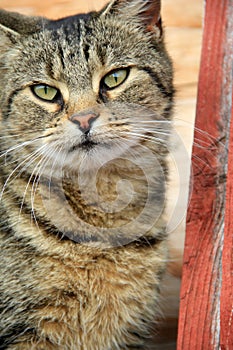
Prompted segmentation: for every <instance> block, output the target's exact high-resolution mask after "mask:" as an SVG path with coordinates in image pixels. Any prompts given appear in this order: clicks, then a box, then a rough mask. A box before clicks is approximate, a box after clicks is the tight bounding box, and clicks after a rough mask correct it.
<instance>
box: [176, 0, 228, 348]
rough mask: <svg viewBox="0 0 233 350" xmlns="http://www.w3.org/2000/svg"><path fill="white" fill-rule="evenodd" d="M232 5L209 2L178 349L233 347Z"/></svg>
mask: <svg viewBox="0 0 233 350" xmlns="http://www.w3.org/2000/svg"><path fill="white" fill-rule="evenodd" d="M232 9H233V1H232V0H222V1H218V0H206V9H205V24H204V36H203V46H202V59H201V68H200V76H199V91H198V103H197V117H196V124H195V127H196V129H195V134H194V145H193V156H192V171H193V175H192V180H193V181H192V182H191V202H190V206H189V210H188V216H187V231H186V242H185V253H184V265H183V279H182V289H181V307H180V321H179V335H178V346H177V349H180V350H181V349H182V350H187V349H190V350H199V349H200V350H201V349H205V350H207V349H219V347H220V337H221V346H222V347H221V348H222V349H229V350H230V349H232V348H230V347H229V341H231V340H229V337H232V335H231V334H230V333H232V331H231V332H230V331H229V328H230V327H231V324H230V322H231V321H229V320H230V314H231V312H232V311H231V310H230V309H231V303H230V302H229V300H231V298H230V299H229V297H230V295H232V294H231V293H232V291H231V285H230V284H229V280H226V278H227V276H228V277H229V275H230V274H231V272H230V268H229V263H230V261H232V260H231V258H230V256H231V253H230V252H232V241H231V239H232V231H231V234H230V233H229V231H230V227H229V226H228V227H227V228H226V230H225V237H224V210H225V199H226V181H225V178H226V173H227V166H226V164H227V159H228V152H227V147H228V143H229V137H230V136H229V124H230V120H231V113H232V112H231V94H232V80H231V77H232V60H233V58H232V57H233V56H232V54H231V52H232V48H231V47H230V48H229V39H228V35H229V32H230V33H231V35H232V33H233V31H232V28H230V23H231V19H232V15H233V13H232ZM229 97H230V98H229ZM231 137H232V135H231ZM230 147H233V146H230ZM231 166H232V163H231V165H230V167H231ZM231 181H232V178H231V180H230V183H229V182H228V193H229V192H230V191H231V186H232V182H231ZM228 198H230V195H228ZM229 200H232V199H231V198H230V199H228V202H229ZM228 208H229V211H230V212H231V214H228V216H226V220H228V225H231V224H230V223H229V218H230V216H232V209H231V208H232V207H230V203H229V204H228ZM227 218H228V219H227ZM229 236H230V238H229ZM224 239H225V241H224ZM228 244H229V245H228ZM223 247H224V248H223ZM222 251H223V258H222ZM230 266H231V264H230ZM225 274H226V275H225ZM221 291H222V298H221V312H220V295H221ZM220 319H221V324H220Z"/></svg>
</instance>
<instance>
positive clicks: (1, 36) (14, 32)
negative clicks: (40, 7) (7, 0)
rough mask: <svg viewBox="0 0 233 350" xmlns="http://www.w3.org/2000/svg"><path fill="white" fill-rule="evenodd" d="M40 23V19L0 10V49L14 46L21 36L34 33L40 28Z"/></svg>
mask: <svg viewBox="0 0 233 350" xmlns="http://www.w3.org/2000/svg"><path fill="white" fill-rule="evenodd" d="M41 23H42V18H41V17H29V16H25V15H22V14H19V13H16V12H9V11H5V10H0V47H3V46H4V45H6V44H8V45H11V44H15V43H16V42H17V41H18V40H19V39H20V37H21V36H22V35H29V34H32V33H35V32H36V31H37V30H39V28H41Z"/></svg>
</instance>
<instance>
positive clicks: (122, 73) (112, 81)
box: [103, 69, 129, 90]
mask: <svg viewBox="0 0 233 350" xmlns="http://www.w3.org/2000/svg"><path fill="white" fill-rule="evenodd" d="M128 73H129V71H128V69H117V70H115V71H113V72H111V73H108V74H107V75H106V76H105V77H104V79H103V83H104V86H105V87H106V88H107V89H109V90H111V89H114V88H116V87H118V86H119V85H121V84H122V83H123V82H124V81H125V80H126V78H127V77H128Z"/></svg>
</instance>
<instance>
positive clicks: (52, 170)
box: [43, 141, 135, 178]
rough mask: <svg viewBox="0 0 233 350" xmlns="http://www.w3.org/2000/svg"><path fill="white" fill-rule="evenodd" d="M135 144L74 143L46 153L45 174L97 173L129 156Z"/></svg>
mask: <svg viewBox="0 0 233 350" xmlns="http://www.w3.org/2000/svg"><path fill="white" fill-rule="evenodd" d="M132 146H135V145H134V144H133V143H130V142H129V143H125V144H124V145H122V146H121V147H119V146H118V145H117V144H115V143H114V142H105V143H104V142H101V143H100V142H94V141H86V142H82V143H78V144H76V145H72V147H70V148H67V149H66V148H64V149H60V150H59V152H56V151H55V150H54V151H51V149H50V151H49V153H48V154H46V158H47V157H48V158H49V161H48V160H47V165H46V167H44V168H43V175H44V176H46V177H50V178H51V177H56V178H61V177H63V174H64V173H72V174H74V173H80V172H82V173H83V172H88V173H92V172H93V173H95V172H96V171H98V170H99V169H101V168H102V167H104V166H106V165H107V164H109V163H114V161H115V160H116V159H119V158H124V159H125V158H127V157H128V156H127V154H128V153H129V150H130V149H131V148H132Z"/></svg>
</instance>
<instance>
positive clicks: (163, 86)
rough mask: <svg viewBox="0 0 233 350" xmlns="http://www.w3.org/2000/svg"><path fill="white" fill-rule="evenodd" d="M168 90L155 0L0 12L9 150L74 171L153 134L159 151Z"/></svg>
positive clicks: (168, 68) (0, 105)
mask: <svg viewBox="0 0 233 350" xmlns="http://www.w3.org/2000/svg"><path fill="white" fill-rule="evenodd" d="M172 99H173V85H172V65H171V61H170V59H169V57H168V55H167V52H166V49H165V47H164V42H163V33H162V24H161V18H160V1H159V0H154V1H151V0H147V1H144V0H115V1H111V3H109V4H108V5H107V6H106V7H105V8H104V9H103V10H102V11H100V12H92V13H89V14H84V15H77V16H71V17H67V18H64V19H60V20H57V21H50V20H48V19H44V18H40V17H27V16H23V15H19V14H16V13H10V12H6V11H4V10H2V11H0V109H1V130H2V131H1V132H2V133H3V135H7V137H6V138H5V140H4V143H3V144H2V148H3V149H5V150H7V149H10V148H12V149H13V148H14V149H15V153H14V154H15V157H18V156H19V154H20V152H22V148H23V149H24V152H25V153H26V154H27V156H28V160H29V161H30V160H31V163H32V165H33V162H34V160H33V157H34V159H37V160H38V159H39V158H43V159H44V164H45V165H44V168H43V167H42V168H43V169H45V168H46V166H47V165H48V166H49V169H51V166H52V167H54V169H56V167H64V168H67V169H73V170H74V169H76V168H77V167H78V164H79V163H80V162H83V161H84V160H85V162H89V164H90V167H91V166H92V164H93V165H94V163H97V164H98V162H99V163H100V164H101V162H102V163H103V162H104V161H106V160H108V159H109V160H112V159H114V158H117V157H119V156H120V155H121V154H123V153H124V152H126V150H127V149H129V148H135V147H136V146H137V145H140V144H145V143H146V142H147V141H150V140H153V142H152V143H153V147H155V150H156V151H157V153H159V152H160V150H161V152H162V150H163V147H164V144H165V143H166V139H167V135H168V129H169V127H168V125H169V120H170V115H171V108H172ZM17 152H18V153H17ZM12 154H13V153H12ZM30 155H32V156H31V157H32V158H31V159H30Z"/></svg>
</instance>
